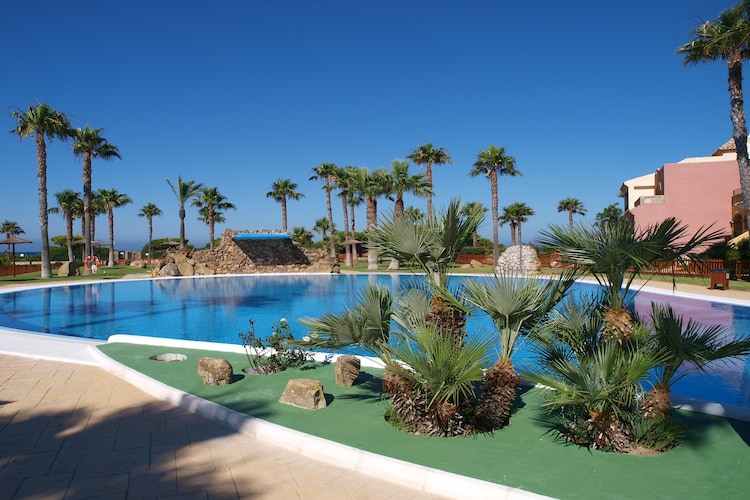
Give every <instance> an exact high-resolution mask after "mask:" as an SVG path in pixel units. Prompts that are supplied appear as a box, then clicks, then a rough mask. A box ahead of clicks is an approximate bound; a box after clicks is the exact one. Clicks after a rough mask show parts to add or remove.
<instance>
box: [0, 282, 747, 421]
mask: <svg viewBox="0 0 750 500" xmlns="http://www.w3.org/2000/svg"><path fill="white" fill-rule="evenodd" d="M412 279H414V278H413V277H411V276H406V275H272V276H257V275H256V276H217V277H209V278H189V279H188V278H182V279H179V278H177V279H155V280H132V281H118V282H98V283H95V284H84V285H70V286H56V287H49V288H40V289H28V290H20V291H16V292H6V293H0V311H2V314H0V327H4V328H11V329H17V330H26V331H30V332H42V333H53V334H58V335H69V336H73V337H81V338H89V339H99V340H106V339H107V338H109V337H110V336H111V335H115V334H129V335H143V336H151V337H167V338H177V339H185V340H202V341H209V342H222V343H230V344H238V343H239V340H238V336H237V334H238V333H239V332H244V331H247V328H248V320H249V319H252V320H253V321H254V322H255V331H256V334H258V335H260V336H264V337H265V336H266V335H267V334H270V333H271V331H272V329H273V325H274V323H276V322H278V321H279V320H280V319H281V318H287V319H288V320H289V323H290V325H291V328H292V332H293V333H294V335H295V336H296V337H297V338H301V337H302V336H304V335H305V333H306V331H305V328H304V327H303V326H302V325H301V324H300V323H298V322H297V320H298V319H299V318H302V317H316V316H319V315H321V314H322V313H324V312H335V311H340V310H342V309H343V308H344V306H345V305H347V304H352V303H353V301H354V298H355V296H356V293H357V291H358V290H359V289H360V288H361V287H362V286H364V285H366V284H367V283H368V282H374V283H380V284H385V285H389V286H391V287H393V288H396V289H397V288H399V287H401V286H403V285H404V284H406V283H407V282H408V281H410V280H412ZM456 279H459V278H456ZM470 279H482V278H470ZM576 286H577V287H578V289H579V290H586V289H587V287H588V289H590V290H595V288H594V286H593V285H582V284H577V285H576ZM651 301H656V302H669V303H670V304H671V305H672V307H673V308H674V309H675V310H676V311H677V312H678V313H679V314H682V315H683V316H684V317H685V318H693V319H694V320H696V321H699V322H700V323H702V324H704V325H714V324H722V325H725V326H726V328H727V332H728V335H746V334H748V333H750V307H742V306H739V305H731V304H723V303H717V302H710V301H704V300H694V299H687V298H680V297H675V296H672V295H657V294H649V293H645V292H641V293H640V294H638V296H637V298H636V308H637V310H638V312H639V313H640V314H642V315H644V316H646V315H648V312H649V311H650V303H651ZM469 328H470V331H489V330H491V323H490V321H489V320H488V319H487V318H486V317H485V316H483V315H475V316H473V317H472V318H471V320H470V323H469ZM514 362H515V363H516V364H517V365H518V366H520V367H523V366H524V364H525V362H526V356H525V354H524V353H523V351H521V352H519V353H518V355H517V356H516V358H514ZM748 363H750V362H748ZM749 375H750V366H749V365H748V364H746V363H745V362H735V363H732V364H728V365H717V366H716V367H715V368H713V369H712V371H711V372H710V373H708V374H704V375H700V376H698V375H689V376H688V377H686V378H684V379H682V380H681V381H679V382H678V383H677V384H676V385H675V387H674V395H675V396H682V397H692V398H697V399H701V400H708V401H715V402H719V403H724V404H731V405H737V406H741V407H746V408H750V376H749Z"/></svg>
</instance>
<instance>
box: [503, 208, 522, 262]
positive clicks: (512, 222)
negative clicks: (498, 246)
mask: <svg viewBox="0 0 750 500" xmlns="http://www.w3.org/2000/svg"><path fill="white" fill-rule="evenodd" d="M507 208H508V207H505V209H503V213H502V214H501V215H500V217H499V219H498V220H499V224H498V225H499V226H500V227H502V226H504V225H505V224H508V225H509V226H510V245H511V246H516V227H517V226H518V221H517V220H516V216H515V214H513V213H511V212H508V211H507V210H506V209H507ZM498 253H499V252H498Z"/></svg>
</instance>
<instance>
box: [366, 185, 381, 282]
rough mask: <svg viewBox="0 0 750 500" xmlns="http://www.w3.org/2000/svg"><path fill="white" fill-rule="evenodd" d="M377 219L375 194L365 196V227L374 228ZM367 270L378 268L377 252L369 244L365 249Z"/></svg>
mask: <svg viewBox="0 0 750 500" xmlns="http://www.w3.org/2000/svg"><path fill="white" fill-rule="evenodd" d="M377 221H378V205H377V199H376V197H375V196H368V197H367V227H368V229H370V230H375V227H376V226H377ZM367 270H368V271H377V270H378V254H377V252H376V251H375V249H374V248H373V247H372V246H370V247H369V248H368V249H367Z"/></svg>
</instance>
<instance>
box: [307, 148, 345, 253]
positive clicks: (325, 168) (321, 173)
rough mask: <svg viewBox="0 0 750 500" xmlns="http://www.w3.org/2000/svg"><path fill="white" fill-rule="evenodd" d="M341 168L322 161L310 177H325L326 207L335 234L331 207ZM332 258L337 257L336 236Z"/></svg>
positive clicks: (332, 242) (330, 226)
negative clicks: (332, 195)
mask: <svg viewBox="0 0 750 500" xmlns="http://www.w3.org/2000/svg"><path fill="white" fill-rule="evenodd" d="M339 170H340V169H339V168H338V167H337V166H336V165H334V164H333V163H321V164H320V165H318V166H317V167H313V172H315V175H313V176H312V177H310V180H311V181H314V180H318V179H323V182H324V185H323V189H325V192H326V208H327V209H328V227H329V228H330V230H331V234H333V232H334V230H335V226H334V224H333V208H332V207H331V191H332V190H333V188H334V187H336V174H338V172H339ZM330 251H331V258H336V242H335V241H334V238H331V241H330Z"/></svg>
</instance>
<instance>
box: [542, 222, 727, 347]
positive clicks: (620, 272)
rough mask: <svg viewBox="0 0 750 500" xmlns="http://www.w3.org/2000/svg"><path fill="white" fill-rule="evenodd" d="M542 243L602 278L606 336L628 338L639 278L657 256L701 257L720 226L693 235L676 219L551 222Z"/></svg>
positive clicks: (647, 273) (675, 258) (682, 259)
mask: <svg viewBox="0 0 750 500" xmlns="http://www.w3.org/2000/svg"><path fill="white" fill-rule="evenodd" d="M540 234H541V239H540V241H539V244H540V245H541V246H546V247H549V248H552V249H553V250H554V251H557V252H559V253H560V255H561V256H562V258H563V260H565V261H567V262H568V263H570V264H573V265H575V266H577V267H578V268H580V269H582V270H583V271H585V272H587V273H589V274H590V275H592V276H593V277H594V279H596V281H597V283H598V284H599V286H600V287H601V289H602V292H603V293H604V302H603V304H602V313H603V316H604V321H605V325H604V332H603V333H604V335H605V337H606V338H608V339H611V340H617V341H619V342H622V341H623V340H626V339H627V338H628V337H629V336H630V334H631V331H632V328H633V323H634V322H633V314H632V311H631V310H630V308H629V307H628V306H629V304H630V302H631V300H632V295H631V294H630V291H631V288H632V286H633V281H634V280H635V279H636V278H639V277H640V278H646V279H647V280H648V279H649V278H650V277H651V276H653V272H651V268H652V265H653V263H654V262H655V261H657V260H659V261H678V262H685V261H686V260H690V259H694V258H696V252H697V251H698V250H700V249H702V248H704V247H706V246H707V245H709V244H710V243H711V242H713V241H715V240H717V239H718V238H719V237H720V236H721V234H720V232H719V231H711V230H710V228H703V227H701V228H700V229H699V230H698V231H697V232H696V233H695V234H693V235H692V236H691V235H689V233H688V227H687V226H686V225H682V224H680V223H679V222H678V221H677V220H676V219H674V218H668V219H666V220H664V221H662V222H660V223H656V224H653V225H650V226H648V227H646V228H644V229H642V230H638V231H637V230H636V228H635V226H634V225H633V224H632V223H631V222H630V221H628V220H625V219H622V220H619V219H618V220H612V221H610V222H609V223H608V224H599V225H596V226H587V225H583V224H579V225H574V227H573V228H572V229H571V228H570V227H567V226H560V225H551V226H550V227H549V229H546V230H543V231H542V232H541V233H540Z"/></svg>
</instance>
